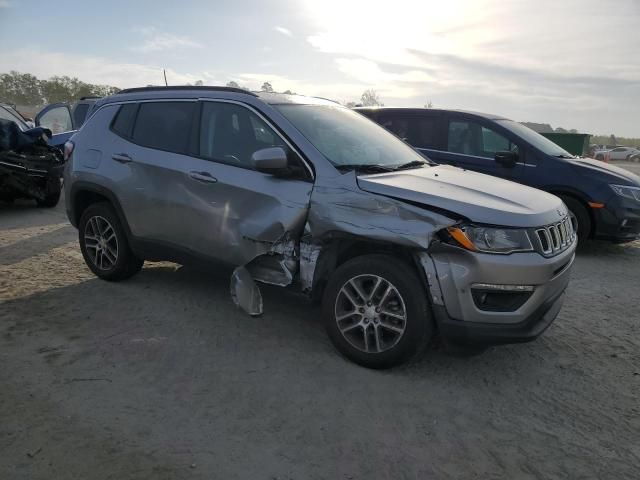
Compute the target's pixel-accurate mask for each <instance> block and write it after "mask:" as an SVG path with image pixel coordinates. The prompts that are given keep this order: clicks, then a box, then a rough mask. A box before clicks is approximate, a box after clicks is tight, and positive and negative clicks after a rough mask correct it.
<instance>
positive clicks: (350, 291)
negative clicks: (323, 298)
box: [334, 275, 407, 353]
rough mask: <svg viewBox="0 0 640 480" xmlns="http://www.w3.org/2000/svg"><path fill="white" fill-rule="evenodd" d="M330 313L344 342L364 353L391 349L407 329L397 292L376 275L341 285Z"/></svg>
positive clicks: (351, 280) (403, 310)
mask: <svg viewBox="0 0 640 480" xmlns="http://www.w3.org/2000/svg"><path fill="white" fill-rule="evenodd" d="M334 313H335V320H336V323H337V325H338V329H339V330H340V333H341V334H342V336H343V337H344V338H345V340H347V341H348V342H349V343H350V344H351V345H352V346H353V347H355V348H357V349H358V350H360V351H362V352H366V353H381V352H384V351H386V350H389V349H390V348H393V347H394V346H395V345H396V344H397V343H398V342H399V341H400V339H401V338H402V336H403V335H404V332H405V329H406V325H407V309H406V306H405V302H404V300H403V298H402V296H401V295H400V292H399V291H398V289H397V288H396V287H395V286H394V285H393V284H392V283H391V282H389V281H388V280H386V279H384V278H382V277H380V276H378V275H358V276H356V277H353V278H351V279H349V280H348V281H347V282H345V284H344V285H343V286H342V288H341V289H340V291H339V292H338V296H337V297H336V303H335V310H334Z"/></svg>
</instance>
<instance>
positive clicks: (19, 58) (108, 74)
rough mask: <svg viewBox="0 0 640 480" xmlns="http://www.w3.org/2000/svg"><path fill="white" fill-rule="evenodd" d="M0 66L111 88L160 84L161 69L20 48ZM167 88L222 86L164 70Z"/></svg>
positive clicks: (0, 58) (1, 58) (204, 76)
mask: <svg viewBox="0 0 640 480" xmlns="http://www.w3.org/2000/svg"><path fill="white" fill-rule="evenodd" d="M0 65H11V70H17V71H19V72H28V73H31V74H33V75H35V76H36V77H38V78H48V77H51V76H54V75H68V76H70V77H77V78H79V79H80V80H82V81H84V82H88V83H96V84H104V85H112V86H115V87H119V88H127V87H140V86H146V85H162V84H164V79H163V76H162V67H161V66H160V65H153V64H138V63H125V62H117V61H113V60H111V59H108V58H103V57H94V56H85V55H76V54H67V53H60V52H49V51H43V50H41V49H37V50H36V49H20V50H12V51H2V52H0ZM167 80H168V82H169V85H185V84H187V83H191V84H193V83H194V82H196V81H197V80H202V81H204V83H205V84H223V83H224V82H222V81H221V80H220V79H218V78H217V77H216V75H215V74H212V73H209V72H206V71H204V72H199V73H185V72H178V71H176V70H173V69H171V68H167Z"/></svg>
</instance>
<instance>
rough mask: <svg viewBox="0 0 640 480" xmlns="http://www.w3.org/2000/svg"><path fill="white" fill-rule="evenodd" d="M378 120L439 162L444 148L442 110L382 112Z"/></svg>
mask: <svg viewBox="0 0 640 480" xmlns="http://www.w3.org/2000/svg"><path fill="white" fill-rule="evenodd" d="M377 121H378V122H379V123H380V124H381V125H382V126H383V127H385V128H386V129H387V130H389V131H390V132H392V133H393V134H395V135H396V136H397V137H399V138H401V139H402V140H404V141H405V142H407V143H408V144H409V145H411V146H412V147H414V148H415V149H416V150H418V151H419V152H420V153H423V154H424V155H426V156H427V157H429V158H430V159H431V160H433V161H435V162H438V163H439V158H440V153H441V151H442V150H443V147H444V142H443V137H444V135H443V121H442V115H441V114H440V112H430V111H428V110H425V111H422V112H384V111H383V112H382V113H380V116H379V117H378V119H377Z"/></svg>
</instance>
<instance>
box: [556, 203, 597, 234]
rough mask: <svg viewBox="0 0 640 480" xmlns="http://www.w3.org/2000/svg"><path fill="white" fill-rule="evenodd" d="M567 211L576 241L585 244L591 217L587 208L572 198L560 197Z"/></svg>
mask: <svg viewBox="0 0 640 480" xmlns="http://www.w3.org/2000/svg"><path fill="white" fill-rule="evenodd" d="M560 199H561V200H562V201H563V202H564V204H565V205H566V206H567V208H568V209H569V216H570V217H571V223H572V224H573V229H574V230H575V231H576V232H577V234H578V241H579V242H580V243H583V242H585V241H586V240H588V239H589V237H590V236H591V216H590V215H589V212H588V211H587V208H586V207H585V206H584V205H583V204H582V203H581V202H579V201H578V200H576V199H575V198H572V197H560Z"/></svg>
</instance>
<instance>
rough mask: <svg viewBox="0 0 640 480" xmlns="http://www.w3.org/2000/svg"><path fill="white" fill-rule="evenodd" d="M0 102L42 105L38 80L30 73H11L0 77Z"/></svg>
mask: <svg viewBox="0 0 640 480" xmlns="http://www.w3.org/2000/svg"><path fill="white" fill-rule="evenodd" d="M0 100H4V101H8V102H13V103H16V104H18V105H42V104H43V103H44V102H43V98H42V91H41V88H40V82H39V81H38V79H37V78H36V77H35V76H34V75H31V74H30V73H19V72H16V71H13V70H12V71H11V72H9V73H3V74H1V75H0Z"/></svg>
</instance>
